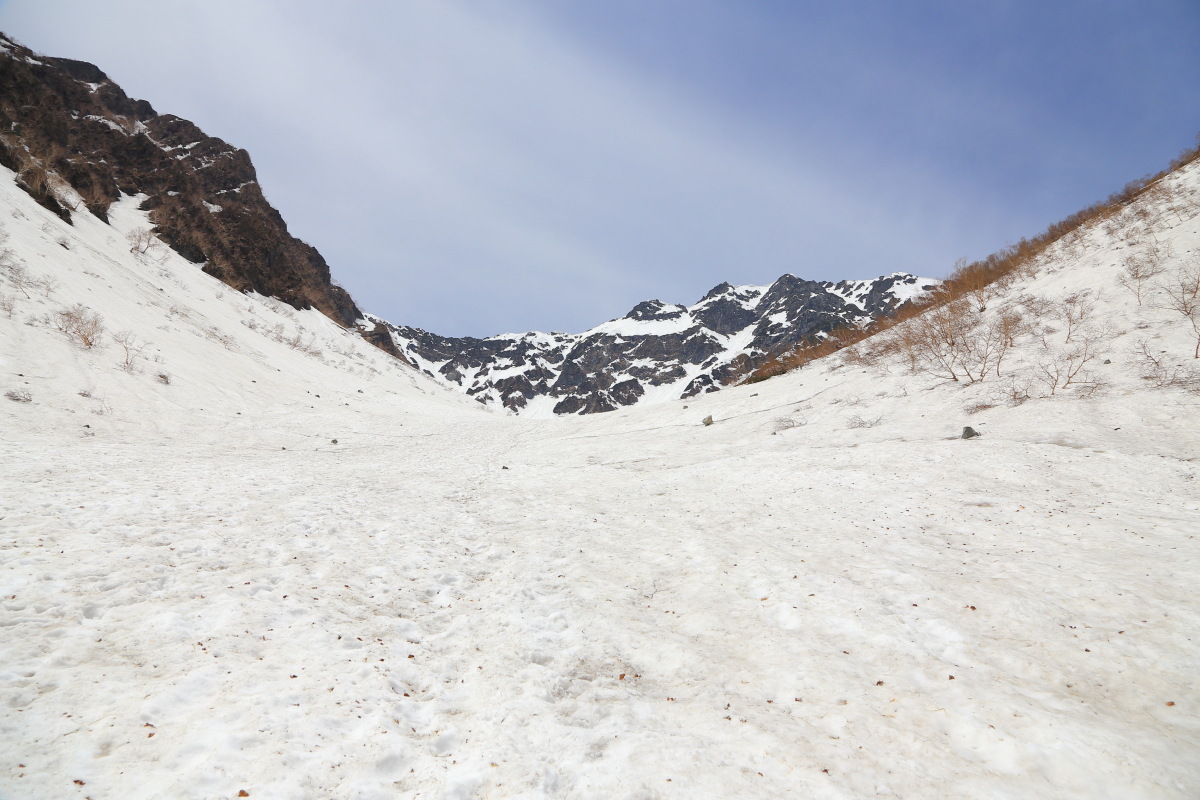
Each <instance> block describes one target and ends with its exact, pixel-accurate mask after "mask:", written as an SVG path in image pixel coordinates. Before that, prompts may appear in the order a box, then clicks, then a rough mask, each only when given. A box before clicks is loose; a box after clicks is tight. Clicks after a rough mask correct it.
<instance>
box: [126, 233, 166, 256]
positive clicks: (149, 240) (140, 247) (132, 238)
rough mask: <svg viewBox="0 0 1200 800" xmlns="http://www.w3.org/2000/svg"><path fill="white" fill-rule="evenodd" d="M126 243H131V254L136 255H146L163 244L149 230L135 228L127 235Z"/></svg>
mask: <svg viewBox="0 0 1200 800" xmlns="http://www.w3.org/2000/svg"><path fill="white" fill-rule="evenodd" d="M125 241H127V242H129V252H131V253H133V254H135V255H146V254H148V253H150V252H151V251H152V250H155V249H156V248H158V247H159V246H160V245H161V244H162V243H161V242H159V241H158V237H156V236H155V235H154V232H153V231H151V230H150V229H149V228H134V229H133V230H131V231H130V232H129V233H127V234H125Z"/></svg>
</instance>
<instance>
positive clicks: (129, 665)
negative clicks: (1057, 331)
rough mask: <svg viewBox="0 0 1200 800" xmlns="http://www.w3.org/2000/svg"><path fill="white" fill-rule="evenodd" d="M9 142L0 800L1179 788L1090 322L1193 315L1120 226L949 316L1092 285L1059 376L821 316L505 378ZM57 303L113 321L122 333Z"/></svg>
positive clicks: (1147, 418)
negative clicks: (1040, 376) (478, 382)
mask: <svg viewBox="0 0 1200 800" xmlns="http://www.w3.org/2000/svg"><path fill="white" fill-rule="evenodd" d="M10 178H11V176H10V175H8V174H7V173H6V174H4V175H0V209H2V213H0V220H2V221H3V224H4V226H5V229H6V231H7V234H8V240H7V242H6V243H4V244H0V249H3V248H8V249H9V250H10V251H11V252H10V254H9V256H8V261H7V263H8V264H9V265H10V267H11V265H13V264H14V263H18V262H19V265H22V266H23V267H24V276H25V280H24V281H23V284H24V285H25V288H26V291H27V292H28V295H29V296H28V297H26V296H25V291H22V290H20V289H18V288H17V286H16V284H15V283H14V282H13V280H12V276H13V274H14V273H13V272H12V270H11V269H9V270H8V273H7V274H8V277H6V278H5V279H4V282H3V285H0V293H2V294H3V295H5V296H8V297H13V298H14V310H13V313H12V315H11V317H9V318H4V316H3V314H2V313H0V376H2V380H3V385H0V391H2V392H9V391H11V392H15V393H18V394H19V393H21V392H28V393H29V395H30V402H17V401H12V402H10V401H8V400H5V399H3V398H0V430H2V431H3V436H2V437H0V598H3V599H2V600H0V743H2V746H0V797H3V798H5V800H16V799H17V798H51V797H53V798H71V797H79V798H84V797H90V798H93V800H101V799H102V798H161V797H171V798H229V797H236V796H241V793H242V792H245V795H246V796H249V797H252V798H326V797H338V798H394V797H445V798H469V797H479V798H498V797H526V798H537V797H555V798H671V797H680V798H685V797H686V798H695V797H714V798H715V797H749V798H779V797H796V798H861V797H902V798H945V797H956V798H960V797H961V798H1018V797H1019V798H1121V799H1122V800H1124V799H1125V798H1180V799H1181V800H1182V799H1183V798H1193V797H1196V796H1197V795H1198V794H1200V759H1197V758H1196V753H1197V752H1200V714H1198V709H1200V689H1198V687H1197V683H1196V672H1197V670H1196V667H1197V665H1198V664H1200V646H1198V644H1197V642H1196V641H1195V639H1196V635H1197V634H1196V632H1197V631H1200V606H1198V604H1197V601H1196V599H1195V586H1196V585H1197V584H1198V583H1200V558H1198V555H1197V542H1196V538H1195V537H1196V535H1197V533H1198V532H1200V489H1198V488H1197V481H1196V472H1197V462H1196V460H1195V459H1196V457H1197V454H1198V453H1200V424H1198V423H1197V401H1198V396H1197V395H1196V394H1195V393H1194V392H1192V391H1189V390H1188V388H1187V387H1186V386H1167V387H1165V388H1155V387H1153V386H1152V385H1151V382H1148V381H1146V380H1144V379H1143V378H1142V377H1141V372H1142V370H1141V367H1140V366H1139V362H1138V361H1137V360H1136V359H1135V358H1134V355H1133V351H1134V350H1136V349H1137V348H1138V347H1139V344H1138V343H1139V342H1140V341H1142V340H1145V341H1148V342H1150V343H1152V344H1153V346H1154V348H1155V350H1156V351H1159V352H1161V351H1167V352H1166V355H1168V356H1169V357H1170V358H1171V360H1172V363H1178V364H1182V365H1184V367H1185V368H1186V367H1188V366H1190V364H1191V358H1190V357H1191V348H1192V346H1193V344H1194V340H1193V339H1192V338H1191V332H1190V328H1189V327H1188V326H1187V325H1186V324H1185V322H1184V321H1183V320H1182V318H1181V317H1180V318H1176V317H1178V315H1175V316H1172V314H1171V312H1169V311H1168V310H1165V309H1163V308H1160V307H1159V305H1160V304H1154V303H1151V302H1149V298H1147V302H1146V304H1145V305H1142V306H1138V305H1136V304H1135V302H1134V298H1133V296H1132V294H1131V293H1130V292H1128V291H1126V290H1125V289H1124V288H1122V287H1120V286H1119V285H1118V284H1117V282H1116V281H1117V276H1118V274H1119V271H1120V269H1121V268H1122V264H1123V258H1124V256H1125V255H1126V254H1127V253H1128V252H1129V251H1130V248H1131V247H1133V245H1131V244H1130V243H1129V242H1128V241H1127V240H1122V238H1121V230H1120V229H1119V226H1117V227H1112V226H1110V227H1112V229H1111V230H1105V229H1104V228H1103V226H1097V227H1096V228H1095V229H1091V230H1089V231H1088V232H1086V235H1084V236H1081V237H1079V238H1078V239H1077V240H1076V241H1074V242H1072V243H1070V244H1069V245H1064V246H1063V247H1062V248H1059V249H1058V251H1056V252H1055V253H1053V254H1051V256H1050V257H1048V258H1047V259H1046V260H1045V262H1044V263H1043V264H1042V265H1041V267H1040V268H1039V269H1038V270H1037V272H1036V274H1035V275H1034V276H1032V277H1031V278H1029V279H1028V280H1025V281H1023V282H1021V283H1020V284H1019V285H1014V286H1011V287H1009V288H1008V289H1006V290H1005V291H1004V293H1003V294H1001V295H1000V296H998V297H995V298H992V299H991V300H990V302H989V310H988V311H987V312H985V314H984V315H983V316H986V315H988V314H994V313H999V310H1000V309H1002V308H1003V307H1004V306H1005V304H1006V303H1015V302H1017V300H1018V298H1019V297H1020V296H1021V295H1024V294H1035V295H1038V296H1043V297H1048V298H1056V297H1060V296H1062V295H1063V294H1064V293H1071V292H1076V291H1078V290H1080V289H1082V288H1087V289H1089V290H1092V291H1094V292H1098V293H1099V297H1098V299H1096V301H1095V307H1094V309H1093V311H1092V314H1091V318H1092V319H1096V320H1103V321H1104V323H1105V324H1106V325H1107V326H1108V327H1109V328H1110V330H1109V332H1108V334H1107V338H1106V339H1105V341H1104V344H1103V346H1104V348H1105V351H1106V353H1107V355H1106V356H1105V358H1107V359H1109V361H1110V363H1108V364H1103V363H1101V361H1100V360H1099V359H1097V360H1096V362H1095V363H1094V364H1093V365H1089V369H1092V370H1094V372H1095V373H1096V379H1095V380H1093V381H1092V383H1091V384H1090V387H1092V388H1095V389H1096V390H1095V391H1092V392H1090V394H1088V393H1080V392H1079V391H1078V390H1077V389H1076V388H1075V387H1069V388H1067V389H1058V390H1057V391H1056V392H1055V394H1054V395H1053V396H1047V397H1043V396H1041V395H1044V394H1048V392H1047V391H1043V390H1039V389H1038V385H1037V383H1036V381H1034V382H1033V383H1031V384H1030V385H1031V387H1032V390H1031V393H1032V394H1033V395H1034V396H1033V398H1032V399H1030V400H1028V401H1027V402H1024V403H1021V404H1017V405H1013V404H1011V403H1009V402H1005V395H1006V393H1007V392H1008V388H1009V384H1007V383H1005V382H1004V381H1001V380H1000V379H998V378H997V379H990V378H989V379H987V380H984V381H983V382H981V383H977V384H973V385H969V386H964V385H959V384H955V383H953V382H948V381H945V380H941V379H938V378H936V377H934V376H932V375H930V374H928V373H915V374H914V373H913V372H911V371H910V370H909V369H908V367H907V365H906V364H905V362H904V361H903V359H901V358H900V357H898V356H889V355H881V356H880V355H877V356H871V357H868V356H869V354H866V355H864V353H865V350H863V349H862V348H860V349H859V350H856V351H852V352H850V353H843V354H841V355H838V356H835V357H832V358H829V359H825V360H823V361H822V362H818V363H816V364H814V365H810V366H809V367H806V368H804V369H803V370H800V371H797V372H793V373H789V374H788V375H785V376H782V377H780V378H776V379H773V380H770V381H767V382H764V383H760V384H756V385H753V386H747V387H741V388H737V389H732V390H727V391H722V392H720V393H716V394H710V395H704V396H701V397H697V398H693V399H692V400H688V401H676V402H671V403H664V404H660V405H655V406H638V407H634V408H629V409H623V410H619V411H615V412H613V413H610V414H602V415H594V416H586V417H560V418H552V419H525V418H514V417H508V416H503V415H499V414H493V413H489V412H487V411H486V410H484V409H482V408H480V407H479V406H478V404H476V403H474V402H473V401H471V400H468V399H466V398H464V397H462V396H459V395H455V394H452V393H450V392H448V391H446V390H444V389H442V388H440V387H437V386H435V385H434V383H433V382H432V381H431V380H429V379H426V378H424V377H423V376H421V375H419V374H416V373H415V372H413V371H412V370H409V369H407V368H404V367H401V366H398V365H397V364H396V362H394V361H393V360H391V359H389V358H388V357H387V356H386V355H384V354H382V353H379V352H376V351H374V350H373V349H372V348H371V347H370V346H368V345H366V344H365V343H363V342H362V340H361V339H360V338H358V337H356V336H354V335H352V334H350V333H347V332H343V331H341V330H339V329H338V328H337V327H336V326H335V325H334V324H333V323H331V322H329V321H328V320H326V319H325V318H324V317H322V316H320V315H319V314H316V313H315V312H294V311H292V310H291V309H288V308H287V307H283V306H281V304H278V303H275V302H273V301H271V300H268V299H264V298H256V297H249V296H244V295H238V294H236V293H232V292H230V291H229V290H228V288H226V287H224V286H222V285H221V284H219V283H218V282H216V281H215V280H214V279H212V278H210V277H208V276H206V275H204V274H203V273H202V272H200V271H199V270H198V269H197V268H196V267H195V266H194V265H190V264H187V263H186V262H184V261H182V260H180V259H178V258H176V257H174V256H173V254H171V253H170V252H169V251H167V250H165V248H155V249H153V250H152V251H151V252H150V253H147V254H145V255H142V256H134V255H132V254H130V253H129V252H128V250H129V247H128V245H127V244H126V242H125V238H124V236H125V233H126V232H127V231H129V230H133V229H137V228H139V227H141V226H144V225H145V222H144V219H143V218H142V215H141V214H140V212H137V211H136V201H135V200H126V201H125V202H124V203H123V204H122V205H120V206H119V207H118V208H116V209H114V212H113V214H112V220H113V227H111V228H110V227H108V226H105V225H104V224H102V223H100V222H99V221H96V220H93V219H91V218H90V217H88V216H87V215H86V214H79V215H76V219H77V225H76V227H74V228H71V227H69V226H66V225H64V224H63V223H61V222H60V221H59V220H58V219H57V218H55V217H52V216H51V215H49V214H48V213H46V212H44V211H42V210H41V209H40V208H39V207H37V206H35V205H34V204H33V203H32V202H31V201H29V199H28V198H27V197H26V196H25V195H24V194H22V193H21V192H19V191H18V190H17V189H16V188H15V187H14V186H13V185H12V182H11V179H10ZM1171 180H1172V181H1175V182H1177V183H1179V184H1180V185H1182V186H1184V187H1185V188H1187V189H1188V191H1189V192H1191V196H1193V197H1194V195H1195V190H1196V188H1197V186H1198V185H1200V179H1198V176H1197V170H1196V169H1195V167H1194V166H1193V167H1192V168H1190V169H1189V170H1188V171H1187V172H1186V173H1185V174H1183V175H1178V176H1175V177H1173V178H1172V179H1171ZM1154 218H1155V220H1156V222H1155V229H1154V236H1155V237H1156V239H1157V240H1161V241H1164V242H1170V243H1171V245H1172V255H1171V257H1170V264H1171V265H1172V266H1178V265H1180V264H1184V263H1186V261H1187V259H1188V258H1191V257H1192V256H1194V255H1195V254H1196V253H1197V252H1200V216H1197V214H1195V213H1192V211H1191V210H1190V209H1188V210H1185V211H1183V212H1178V213H1174V214H1167V213H1162V214H1157V215H1156V216H1155V217H1154ZM60 242H63V243H60ZM64 243H65V244H64ZM158 259H161V263H157V260H158ZM43 276H52V277H53V278H54V279H55V280H56V281H57V286H56V287H54V286H51V287H50V288H51V289H52V291H50V293H49V296H48V297H47V296H45V290H44V289H43V288H38V287H37V286H34V285H33V283H36V281H37V280H39V279H40V278H42V277H43ZM18 279H20V276H18ZM19 282H20V281H19ZM0 299H2V298H0ZM75 303H83V304H84V305H86V306H88V307H90V308H91V309H93V310H95V311H98V312H99V313H100V314H102V316H103V318H104V321H105V323H106V324H107V326H108V328H109V330H110V331H118V330H129V331H132V332H133V334H134V335H135V336H136V337H137V340H138V341H140V342H152V343H153V344H152V345H150V346H148V348H147V350H146V351H145V353H144V356H143V357H142V358H141V359H139V360H136V361H135V364H134V365H133V371H132V372H127V371H126V370H124V369H122V368H121V367H120V366H119V364H120V363H123V360H124V359H123V350H122V348H121V347H120V345H119V344H117V343H116V342H114V341H113V340H112V339H111V337H109V336H107V335H106V337H105V338H104V344H103V346H101V347H96V348H92V349H84V348H82V347H80V346H78V345H76V344H73V343H72V342H71V341H69V340H68V337H67V336H66V335H65V334H64V333H63V332H61V331H59V330H57V329H55V327H54V326H53V325H52V324H50V323H51V320H50V318H49V317H48V316H47V315H50V314H52V313H53V312H54V311H56V310H60V309H62V308H64V307H69V306H71V305H73V304H75ZM981 318H982V317H981ZM251 325H253V327H251ZM289 343H290V344H289ZM864 344H866V343H864ZM292 345H295V346H292ZM1035 345H1036V341H1035V337H1032V336H1030V337H1027V338H1026V340H1024V341H1023V343H1022V344H1021V345H1020V346H1019V347H1018V348H1017V350H1016V352H1014V353H1013V355H1012V356H1011V359H1010V361H1011V363H1012V364H1013V367H1012V368H1011V369H1012V370H1013V371H1014V372H1013V375H1014V376H1018V377H1019V374H1023V373H1021V370H1023V369H1025V370H1028V369H1031V368H1032V367H1030V366H1029V365H1035V364H1036V363H1037V362H1038V358H1039V355H1038V353H1039V351H1038V350H1037V349H1036V346H1035ZM318 351H319V352H318ZM154 357H158V358H159V359H161V360H160V361H155V360H153V359H154ZM1026 362H1028V363H1027V364H1026ZM1022 364H1026V366H1024V367H1023V366H1022ZM159 373H163V374H166V375H168V378H169V383H162V382H160V380H159V379H158V378H157V375H158V374H159ZM1101 381H1103V382H1104V383H1106V384H1107V385H1106V386H1100V385H1099V384H1100V383H1101ZM360 390H361V393H360ZM83 395H87V396H83ZM1085 395H1087V396H1085ZM989 405H990V406H991V407H990V408H983V406H989ZM968 408H970V409H972V410H971V411H967V409H968ZM708 415H712V416H713V418H714V420H715V424H713V425H711V426H703V425H701V424H700V421H701V420H702V419H703V418H704V417H706V416H708ZM963 425H972V426H974V427H975V428H976V429H978V430H980V431H983V432H984V435H983V436H982V437H980V438H978V439H972V440H961V439H958V438H956V436H957V434H958V433H959V432H960V430H961V428H962V426H963ZM335 439H336V440H337V441H336V444H335V443H334V441H333V440H335Z"/></svg>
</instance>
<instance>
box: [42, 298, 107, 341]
mask: <svg viewBox="0 0 1200 800" xmlns="http://www.w3.org/2000/svg"><path fill="white" fill-rule="evenodd" d="M51 319H52V323H53V325H54V327H56V328H58V329H59V330H60V331H62V332H63V333H65V334H67V336H68V337H70V338H71V339H72V340H73V341H74V342H76V343H77V344H79V345H80V346H82V347H85V348H89V349H90V348H92V347H95V346H96V345H97V344H99V343H100V337H102V336H103V335H104V322H103V320H101V318H100V315H99V314H97V313H96V312H95V311H91V310H90V309H88V308H87V307H86V306H84V305H83V304H82V303H76V304H75V305H73V306H71V307H70V308H63V309H60V310H58V311H55V312H54V314H53V316H52V317H51Z"/></svg>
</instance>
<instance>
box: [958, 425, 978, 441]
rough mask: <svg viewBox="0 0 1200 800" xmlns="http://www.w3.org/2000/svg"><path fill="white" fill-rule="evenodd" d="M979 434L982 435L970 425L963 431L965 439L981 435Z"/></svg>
mask: <svg viewBox="0 0 1200 800" xmlns="http://www.w3.org/2000/svg"><path fill="white" fill-rule="evenodd" d="M979 435H980V434H979V431H977V430H975V429H974V428H972V427H971V426H969V425H968V426H967V427H965V428H963V432H962V438H963V439H974V438H975V437H976V436H979Z"/></svg>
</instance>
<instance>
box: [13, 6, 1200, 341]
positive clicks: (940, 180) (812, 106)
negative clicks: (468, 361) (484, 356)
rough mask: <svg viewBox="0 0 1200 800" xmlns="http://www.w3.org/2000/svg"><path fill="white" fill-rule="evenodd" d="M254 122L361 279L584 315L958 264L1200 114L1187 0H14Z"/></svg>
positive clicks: (278, 189) (527, 310)
mask: <svg viewBox="0 0 1200 800" xmlns="http://www.w3.org/2000/svg"><path fill="white" fill-rule="evenodd" d="M0 29H3V30H4V31H6V32H7V33H9V34H11V35H13V36H15V37H16V38H17V39H18V40H20V41H22V42H23V43H25V44H26V45H28V46H30V47H32V48H34V49H35V50H38V51H40V52H42V53H45V54H47V55H55V56H63V57H68V58H76V59H81V60H85V61H91V62H93V63H95V64H96V65H98V66H99V67H100V68H101V69H103V70H105V71H106V72H107V73H108V74H109V75H110V76H111V77H112V78H113V79H114V80H116V81H117V82H118V83H120V84H121V85H122V86H123V87H124V89H125V90H126V91H127V92H128V93H129V94H130V95H132V96H134V97H141V98H144V99H146V100H149V101H150V102H151V103H152V104H153V105H154V107H155V108H156V109H157V110H158V111H159V112H164V113H167V112H169V113H174V114H177V115H179V116H182V117H185V118H188V119H191V120H192V121H194V122H196V123H197V124H198V125H200V127H202V128H203V129H204V130H205V131H206V132H207V133H209V134H210V135H214V136H219V137H221V138H223V139H225V140H227V141H229V142H231V143H233V144H235V145H237V146H239V147H244V148H246V149H247V150H248V151H249V152H250V154H251V157H252V158H253V160H254V163H255V166H256V167H257V169H258V172H259V178H260V180H261V182H262V184H263V188H264V190H265V192H266V194H267V197H268V199H270V200H271V202H272V203H273V204H274V205H275V206H276V207H277V208H279V209H280V211H281V212H282V213H283V216H284V218H285V219H286V220H287V221H288V224H289V226H290V228H291V230H292V232H293V233H294V234H295V235H297V236H299V237H300V238H302V239H304V240H306V241H308V242H311V243H312V244H314V245H315V246H316V247H317V248H318V249H320V250H321V252H322V253H323V254H324V255H325V257H326V259H327V260H328V261H329V263H330V265H331V267H332V270H333V274H334V277H335V279H336V280H338V281H339V282H340V283H342V284H343V285H344V286H346V288H347V289H349V290H350V292H351V293H352V294H353V295H354V297H355V299H356V300H357V301H358V303H359V305H360V306H361V307H362V308H364V309H365V310H368V311H372V312H374V313H377V314H380V315H381V316H383V317H386V318H387V319H390V320H392V321H394V322H397V323H403V324H410V325H416V326H419V327H423V328H426V329H429V330H433V331H436V332H438V333H443V334H447V335H477V336H484V335H490V334H494V333H500V332H504V331H522V330H529V329H540V330H565V331H579V330H583V329H585V328H588V327H591V326H593V325H596V324H598V323H600V322H603V321H605V320H607V319H610V318H613V317H617V316H621V315H622V314H624V313H625V312H626V311H627V310H628V309H629V308H631V307H632V306H633V305H634V304H636V303H637V302H639V301H641V300H645V299H650V298H659V299H661V300H664V301H667V302H683V303H692V302H695V301H696V300H697V299H699V297H701V296H702V295H703V294H704V293H705V292H706V291H707V290H708V289H709V288H711V287H712V286H714V285H715V284H717V283H720V282H721V281H730V282H732V283H768V282H770V281H772V280H774V279H775V278H776V277H778V276H779V275H781V274H783V273H785V272H791V273H793V274H796V275H800V276H803V277H809V278H814V279H823V280H839V279H842V278H862V277H873V276H875V275H879V274H884V273H887V272H891V271H894V270H906V271H910V272H916V273H918V274H922V275H930V276H940V275H944V274H945V273H946V271H948V269H949V268H950V266H951V265H952V264H953V262H954V260H955V259H956V258H958V257H960V256H965V257H968V258H975V257H980V256H984V255H987V254H988V253H989V252H992V251H994V250H996V249H998V248H1000V247H1002V246H1004V245H1005V244H1007V243H1010V242H1013V241H1016V240H1017V239H1019V238H1021V237H1022V236H1030V235H1033V234H1036V233H1038V232H1040V231H1041V230H1042V229H1043V228H1044V227H1045V226H1046V225H1047V224H1049V223H1051V222H1053V221H1055V220H1057V219H1060V218H1062V217H1064V216H1066V215H1068V214H1070V213H1072V212H1074V211H1076V210H1078V209H1079V208H1081V207H1083V206H1085V205H1087V204H1089V203H1091V202H1094V201H1096V200H1099V199H1102V198H1103V197H1105V196H1107V195H1108V194H1109V193H1111V192H1113V191H1115V190H1117V189H1119V188H1120V187H1121V186H1122V185H1123V184H1124V183H1125V182H1126V181H1128V180H1130V179H1133V178H1136V177H1140V176H1142V175H1144V174H1146V173H1149V172H1154V171H1156V170H1158V169H1160V168H1162V167H1163V166H1165V165H1166V163H1167V162H1168V161H1169V160H1170V159H1171V158H1172V157H1173V156H1174V155H1176V154H1177V153H1178V152H1179V151H1180V150H1182V149H1184V148H1185V147H1188V146H1191V145H1192V144H1194V143H1195V141H1196V134H1197V133H1198V132H1200V46H1198V45H1197V42H1200V3H1198V2H1196V1H1195V0H1177V1H1172V0H1142V1H1141V2H1137V3H1133V2H1104V0H1088V1H1086V2H1084V1H1082V0H1081V1H1078V2H1076V1H1074V0H1062V1H1061V2H1053V1H1048V0H1042V2H1018V1H1017V0H1011V1H1009V2H1004V1H1003V0H998V1H997V2H992V3H963V2H961V1H960V2H915V1H914V2H904V3H897V2H841V3H832V2H831V3H810V2H769V1H768V0H757V1H755V0H743V2H731V1H729V0H723V1H721V2H718V1H717V0H687V2H684V1H683V0H605V2H585V1H584V0H505V2H484V1H483V0H478V1H477V2H465V0H441V1H440V2H434V1H433V0H396V1H395V2H389V3H373V2H346V3H328V2H326V3H317V2H306V1H305V0H293V1H292V2H283V1H282V0H280V2H252V1H251V0H242V1H241V2H231V1H230V0H209V1H208V2H204V3H186V4H185V3H162V2H149V1H148V0H112V2H106V3H97V2H94V0H92V2H78V1H77V0H3V1H0Z"/></svg>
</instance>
